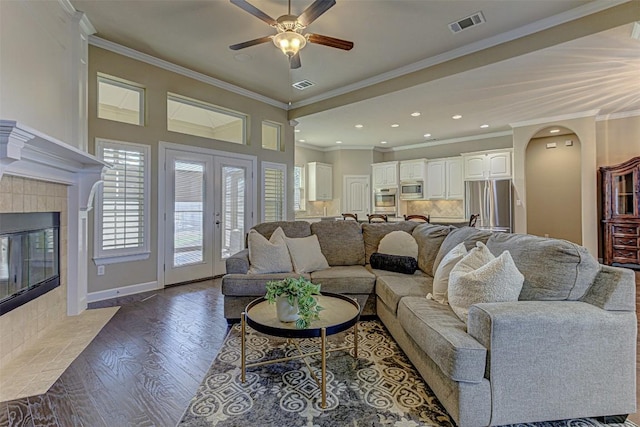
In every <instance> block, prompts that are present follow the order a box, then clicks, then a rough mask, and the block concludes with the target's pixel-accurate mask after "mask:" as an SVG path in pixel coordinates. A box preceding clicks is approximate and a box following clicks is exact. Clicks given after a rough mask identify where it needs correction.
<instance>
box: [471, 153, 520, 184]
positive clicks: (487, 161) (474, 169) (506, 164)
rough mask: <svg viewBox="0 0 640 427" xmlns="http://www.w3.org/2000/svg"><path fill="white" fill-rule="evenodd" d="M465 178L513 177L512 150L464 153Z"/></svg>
mask: <svg viewBox="0 0 640 427" xmlns="http://www.w3.org/2000/svg"><path fill="white" fill-rule="evenodd" d="M463 159H464V179H465V180H469V181H473V180H480V179H498V178H511V151H491V152H487V153H470V154H463Z"/></svg>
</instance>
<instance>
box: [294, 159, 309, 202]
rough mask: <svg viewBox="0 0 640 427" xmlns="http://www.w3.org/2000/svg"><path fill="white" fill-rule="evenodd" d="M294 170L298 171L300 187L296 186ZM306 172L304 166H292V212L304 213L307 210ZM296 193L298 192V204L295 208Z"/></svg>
mask: <svg viewBox="0 0 640 427" xmlns="http://www.w3.org/2000/svg"><path fill="white" fill-rule="evenodd" d="M296 169H300V185H299V186H296ZM306 172H307V168H306V167H305V165H294V166H293V210H294V212H305V211H306V210H307V198H306V194H305V193H306V176H305V175H306ZM296 192H299V196H298V198H299V200H300V203H299V205H298V206H297V207H296Z"/></svg>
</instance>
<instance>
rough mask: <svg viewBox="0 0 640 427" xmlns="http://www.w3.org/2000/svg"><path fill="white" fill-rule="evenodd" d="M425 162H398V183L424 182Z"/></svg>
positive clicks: (423, 160)
mask: <svg viewBox="0 0 640 427" xmlns="http://www.w3.org/2000/svg"><path fill="white" fill-rule="evenodd" d="M426 168H427V160H426V159H416V160H406V161H402V162H400V181H424V180H425V177H426Z"/></svg>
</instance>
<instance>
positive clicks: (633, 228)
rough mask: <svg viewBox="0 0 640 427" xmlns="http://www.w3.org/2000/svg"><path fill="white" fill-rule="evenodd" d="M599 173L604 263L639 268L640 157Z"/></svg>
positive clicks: (603, 169)
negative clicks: (600, 180)
mask: <svg viewBox="0 0 640 427" xmlns="http://www.w3.org/2000/svg"><path fill="white" fill-rule="evenodd" d="M600 174H601V177H602V222H603V226H604V230H603V231H604V232H603V237H604V238H603V245H604V247H603V257H604V263H605V264H608V265H611V264H614V263H615V264H623V265H629V266H630V267H633V268H635V267H638V268H640V157H634V158H633V159H630V160H628V161H626V162H624V163H621V164H619V165H615V166H604V167H601V168H600Z"/></svg>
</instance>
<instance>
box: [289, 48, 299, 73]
mask: <svg viewBox="0 0 640 427" xmlns="http://www.w3.org/2000/svg"><path fill="white" fill-rule="evenodd" d="M300 67H302V62H300V52H298V53H296V54H295V55H293V56H292V57H291V58H289V68H291V69H292V70H295V69H296V68H300Z"/></svg>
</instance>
